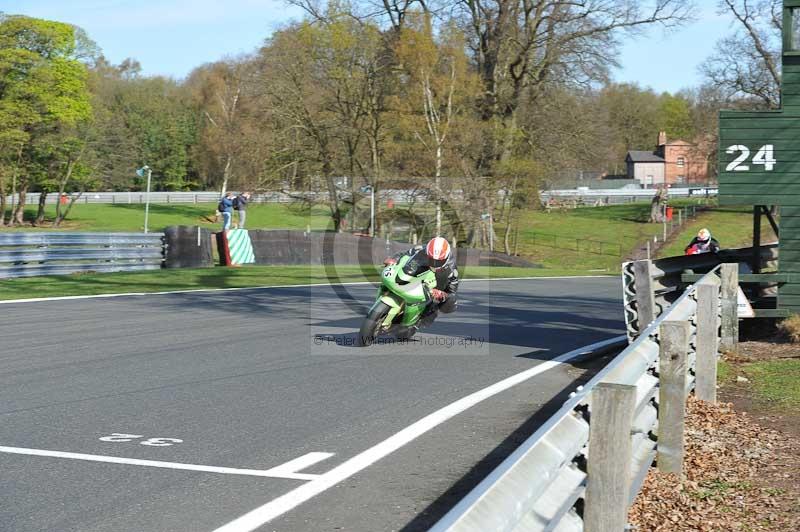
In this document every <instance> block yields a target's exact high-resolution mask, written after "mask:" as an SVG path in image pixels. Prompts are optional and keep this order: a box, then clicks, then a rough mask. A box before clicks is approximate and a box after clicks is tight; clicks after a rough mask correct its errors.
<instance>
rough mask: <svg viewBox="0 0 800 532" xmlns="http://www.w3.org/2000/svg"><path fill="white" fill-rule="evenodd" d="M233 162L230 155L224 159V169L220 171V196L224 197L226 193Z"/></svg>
mask: <svg viewBox="0 0 800 532" xmlns="http://www.w3.org/2000/svg"><path fill="white" fill-rule="evenodd" d="M232 162H233V155H231V154H230V153H229V154H228V155H227V156H226V157H225V169H224V170H223V171H222V192H221V193H220V196H225V193H226V192H227V191H228V179H229V178H230V177H231V163H232Z"/></svg>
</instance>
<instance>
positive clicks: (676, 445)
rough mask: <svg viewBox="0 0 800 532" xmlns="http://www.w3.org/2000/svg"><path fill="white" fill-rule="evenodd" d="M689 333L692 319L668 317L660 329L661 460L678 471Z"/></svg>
mask: <svg viewBox="0 0 800 532" xmlns="http://www.w3.org/2000/svg"><path fill="white" fill-rule="evenodd" d="M689 334H690V326H689V322H688V321H665V322H663V323H662V324H661V327H660V333H659V340H660V344H661V345H660V352H659V364H658V373H659V375H658V378H659V381H660V382H659V385H658V448H657V449H658V458H657V461H658V469H659V471H661V472H663V473H675V474H676V475H680V474H681V473H682V472H683V432H684V425H685V421H684V420H685V414H686V368H687V360H686V359H687V358H688V357H687V355H688V353H689Z"/></svg>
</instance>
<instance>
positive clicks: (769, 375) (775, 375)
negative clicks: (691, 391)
mask: <svg viewBox="0 0 800 532" xmlns="http://www.w3.org/2000/svg"><path fill="white" fill-rule="evenodd" d="M717 372H718V373H717V377H718V380H719V382H720V383H721V384H723V385H728V386H735V385H737V384H738V383H737V382H736V380H735V379H736V377H737V376H739V375H744V377H745V378H747V379H748V383H747V384H748V387H749V388H750V390H751V391H752V393H753V396H754V398H755V399H756V400H758V401H759V402H761V403H762V404H763V405H767V406H774V407H777V408H778V409H796V408H798V407H800V384H798V383H800V360H798V359H796V358H786V359H776V360H761V361H757V362H747V363H742V364H737V365H736V366H734V365H733V364H731V363H730V362H726V361H724V360H723V361H720V362H719V365H718V368H717Z"/></svg>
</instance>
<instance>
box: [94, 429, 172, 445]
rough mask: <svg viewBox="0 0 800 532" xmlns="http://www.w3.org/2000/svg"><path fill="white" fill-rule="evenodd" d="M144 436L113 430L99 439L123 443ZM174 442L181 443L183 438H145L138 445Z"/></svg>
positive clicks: (169, 443) (170, 443)
mask: <svg viewBox="0 0 800 532" xmlns="http://www.w3.org/2000/svg"><path fill="white" fill-rule="evenodd" d="M141 438H144V436H142V435H141V434H122V433H121V432H114V433H112V434H111V436H103V437H102V438H100V441H107V442H111V443H124V442H130V441H134V440H139V439H141ZM176 443H183V440H179V439H177V438H147V439H146V440H142V441H140V442H139V445H150V446H152V447H167V446H170V445H175V444H176Z"/></svg>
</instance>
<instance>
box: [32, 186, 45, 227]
mask: <svg viewBox="0 0 800 532" xmlns="http://www.w3.org/2000/svg"><path fill="white" fill-rule="evenodd" d="M46 201H47V191H45V190H42V192H41V193H40V194H39V208H38V209H37V210H36V221H35V222H34V223H33V224H34V225H41V224H42V223H44V206H45V202H46Z"/></svg>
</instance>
